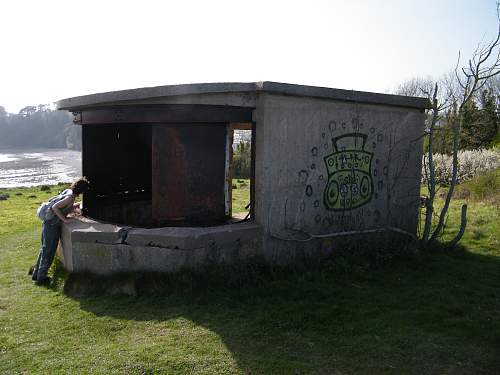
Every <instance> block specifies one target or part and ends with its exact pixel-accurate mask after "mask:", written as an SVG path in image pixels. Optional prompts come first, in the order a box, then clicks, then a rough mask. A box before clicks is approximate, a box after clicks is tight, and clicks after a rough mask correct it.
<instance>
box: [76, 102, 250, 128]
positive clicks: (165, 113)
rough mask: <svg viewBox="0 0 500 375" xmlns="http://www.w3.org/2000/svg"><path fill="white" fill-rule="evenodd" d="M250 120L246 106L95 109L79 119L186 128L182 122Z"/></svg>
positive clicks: (83, 120) (88, 122) (165, 106)
mask: <svg viewBox="0 0 500 375" xmlns="http://www.w3.org/2000/svg"><path fill="white" fill-rule="evenodd" d="M251 120H252V110H251V109H249V108H246V107H234V106H218V105H201V104H168V105H140V106H139V105H137V106H126V107H123V106H122V107H114V108H109V107H107V108H94V109H86V110H83V111H82V113H81V116H80V123H81V124H84V125H92V124H93V125H102V124H144V123H176V124H177V126H183V124H182V123H229V122H241V123H244V122H250V121H251Z"/></svg>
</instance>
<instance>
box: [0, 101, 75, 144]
mask: <svg viewBox="0 0 500 375" xmlns="http://www.w3.org/2000/svg"><path fill="white" fill-rule="evenodd" d="M80 138H81V129H80V127H77V126H74V125H73V124H72V122H71V116H70V115H69V114H68V113H67V112H65V111H54V110H51V109H50V108H48V106H46V105H39V106H28V107H25V108H23V109H22V110H21V111H20V112H19V114H17V115H16V114H9V115H8V116H0V148H37V147H43V148H70V149H75V150H81V139H80Z"/></svg>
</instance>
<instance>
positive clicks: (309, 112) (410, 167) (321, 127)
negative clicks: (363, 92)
mask: <svg viewBox="0 0 500 375" xmlns="http://www.w3.org/2000/svg"><path fill="white" fill-rule="evenodd" d="M255 115H256V127H257V129H256V156H255V163H256V165H255V175H256V179H255V184H256V185H255V220H256V222H257V223H259V224H261V225H262V226H263V228H264V249H265V250H264V254H266V256H267V257H269V258H270V259H272V260H273V261H279V260H280V259H282V258H283V257H284V254H288V253H289V252H290V249H291V248H292V249H293V248H294V249H297V253H300V252H302V251H305V252H307V251H308V250H307V248H309V249H310V250H311V251H312V250H313V249H314V248H318V247H321V245H320V244H319V242H321V241H320V240H311V241H309V242H305V243H301V242H288V241H283V240H278V239H277V238H276V237H279V233H281V232H283V231H284V230H286V229H288V230H289V229H294V230H297V231H300V232H301V233H304V232H305V233H308V234H324V235H328V234H334V233H339V232H345V231H352V230H359V231H362V230H365V229H374V228H386V227H396V228H399V229H402V230H404V231H407V232H409V233H411V234H415V233H416V226H417V218H418V206H419V197H420V170H421V156H422V138H423V135H424V114H423V111H421V110H418V109H411V108H399V107H394V106H383V105H374V104H359V103H349V102H341V101H333V100H324V99H315V98H304V97H292V96H283V95H274V94H263V95H261V96H260V97H259V99H258V102H257V109H256V111H255ZM353 135H356V136H357V138H358V140H357V141H353V140H352V138H353ZM340 137H344V138H340ZM348 138H350V139H349V140H348ZM363 138H365V141H364V142H363V141H362V139H363ZM336 142H337V143H342V142H344V143H345V145H344V146H342V145H337V147H338V150H337V151H341V150H342V147H345V148H344V150H354V151H348V152H347V151H346V153H344V154H345V155H347V157H350V155H355V156H356V157H359V158H364V157H366V158H367V160H368V161H370V163H366V164H362V163H361V162H360V161H359V160H358V161H356V162H357V163H358V162H359V163H358V164H359V165H355V164H354V163H353V164H352V165H351V164H350V163H349V160H347V161H346V168H345V169H347V170H348V171H349V173H348V174H340V173H339V171H340V170H342V168H341V165H340V164H341V163H340V162H339V159H340V156H342V153H340V154H339V153H337V154H336V148H335V147H336V146H335V144H334V143H336ZM346 142H347V143H346ZM334 154H335V155H337V156H339V157H338V158H337V159H335V158H334V157H332V155H334ZM335 155H334V156H335ZM332 158H333V159H334V160H335V163H332V164H333V165H332V166H331V168H330V169H329V168H328V166H327V161H328V160H330V159H332ZM337 162H338V163H337ZM348 164H349V167H347V165H348ZM363 168H365V170H364V171H362V170H361V169H363ZM351 171H352V172H351ZM365 172H366V173H365ZM342 173H343V172H342ZM339 176H341V177H342V178H340V179H339ZM346 176H347V177H346ZM351 176H353V177H356V178H358V182H357V187H356V189H357V191H358V197H359V191H360V188H361V186H360V183H361V180H362V179H363V178H364V177H365V176H366V179H364V182H365V187H367V190H366V191H365V196H364V198H363V199H358V201H357V203H356V205H355V207H349V205H347V207H344V208H341V207H340V205H339V202H340V201H339V200H337V201H336V203H333V201H334V200H335V198H339V192H338V193H337V195H336V196H335V194H333V195H332V196H331V197H330V198H331V199H330V201H329V196H328V194H327V192H328V191H329V190H328V189H327V187H328V185H329V183H330V181H332V180H335V182H334V183H332V184H336V183H337V184H338V185H339V188H340V187H341V185H342V184H343V182H344V180H345V178H349V179H350V178H351ZM345 185H346V186H347V197H349V196H350V194H351V193H352V192H351V189H353V188H354V186H353V184H351V183H350V182H349V181H347V183H346V184H345ZM306 237H307V236H306ZM332 241H335V238H332ZM301 249H302V250H301Z"/></svg>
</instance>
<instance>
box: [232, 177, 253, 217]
mask: <svg viewBox="0 0 500 375" xmlns="http://www.w3.org/2000/svg"><path fill="white" fill-rule="evenodd" d="M235 187H236V188H235ZM249 203H250V180H248V179H233V214H237V213H241V212H248V211H249V210H247V209H245V207H246V205H247V204H249Z"/></svg>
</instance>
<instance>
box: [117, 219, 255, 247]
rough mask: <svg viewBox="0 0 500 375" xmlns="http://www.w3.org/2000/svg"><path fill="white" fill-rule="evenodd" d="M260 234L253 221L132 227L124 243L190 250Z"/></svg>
mask: <svg viewBox="0 0 500 375" xmlns="http://www.w3.org/2000/svg"><path fill="white" fill-rule="evenodd" d="M261 235H262V228H261V226H260V225H257V224H255V223H238V224H228V225H221V226H217V227H206V228H177V227H168V228H156V229H132V230H130V231H129V232H128V235H127V239H126V243H127V244H129V245H134V246H159V247H166V248H172V249H183V250H191V249H197V248H199V247H203V246H206V245H207V244H212V243H216V244H219V245H223V244H227V243H231V242H235V241H249V240H252V239H254V238H257V237H259V236H261Z"/></svg>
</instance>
